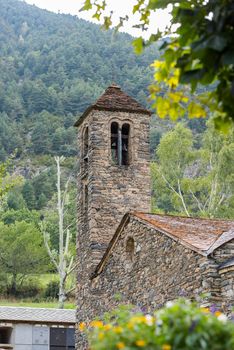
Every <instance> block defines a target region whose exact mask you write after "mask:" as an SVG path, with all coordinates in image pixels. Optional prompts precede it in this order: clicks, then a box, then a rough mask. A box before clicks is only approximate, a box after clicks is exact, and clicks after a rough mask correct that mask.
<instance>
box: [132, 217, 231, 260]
mask: <svg viewBox="0 0 234 350" xmlns="http://www.w3.org/2000/svg"><path fill="white" fill-rule="evenodd" d="M134 215H135V216H136V217H137V218H139V219H142V220H144V221H146V222H147V223H150V224H151V225H153V226H154V227H155V228H156V229H158V230H159V231H161V232H164V233H166V234H169V235H171V236H172V237H174V238H176V239H178V241H181V242H183V243H185V244H187V245H188V246H190V247H191V248H192V249H194V248H195V249H196V250H197V251H199V252H203V253H205V255H207V254H210V253H211V252H212V251H214V249H216V248H218V247H219V246H220V245H222V244H224V243H225V242H227V241H229V240H231V239H232V238H234V221H231V220H217V219H216V220H212V219H202V218H191V217H182V216H171V215H156V214H145V213H134Z"/></svg>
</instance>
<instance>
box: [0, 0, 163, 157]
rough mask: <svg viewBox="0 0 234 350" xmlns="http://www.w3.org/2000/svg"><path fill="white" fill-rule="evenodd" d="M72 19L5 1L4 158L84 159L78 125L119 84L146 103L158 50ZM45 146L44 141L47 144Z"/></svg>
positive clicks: (0, 94)
mask: <svg viewBox="0 0 234 350" xmlns="http://www.w3.org/2000/svg"><path fill="white" fill-rule="evenodd" d="M131 39H132V38H131V36H129V35H127V34H118V35H113V32H111V31H108V32H106V31H101V30H100V27H99V26H97V25H95V24H92V23H89V22H87V21H84V20H80V19H77V18H76V17H74V16H70V15H58V14H53V13H51V12H48V11H45V10H41V9H39V8H37V7H35V6H30V5H28V4H26V3H24V2H23V1H17V0H0V72H1V74H0V119H1V126H0V139H1V141H0V159H1V160H4V159H5V158H6V157H7V156H8V155H9V154H11V153H12V152H14V151H15V149H17V156H23V155H24V154H27V156H28V155H29V154H36V155H40V154H64V155H66V156H71V155H74V154H75V153H76V149H75V144H74V139H75V138H74V136H75V130H74V129H73V127H72V125H73V123H74V120H75V119H77V117H78V116H79V114H80V113H81V112H82V111H83V110H84V109H85V108H86V107H87V106H88V105H89V104H90V103H91V102H93V101H94V100H95V99H96V98H97V97H98V95H100V94H101V93H102V92H103V90H104V89H105V87H106V86H107V85H108V84H110V83H111V82H112V81H113V80H114V81H115V82H117V83H118V84H120V85H121V86H123V87H124V89H125V90H126V91H127V92H128V93H130V94H131V95H133V96H135V97H136V98H137V99H138V100H139V101H140V102H141V103H143V104H146V97H147V86H148V84H149V82H150V68H149V64H150V63H151V62H152V61H153V59H154V58H155V56H156V55H157V50H156V49H155V48H150V49H148V50H147V51H146V52H145V54H144V55H141V56H136V55H135V54H134V53H133V50H132V46H131ZM42 141H43V142H42Z"/></svg>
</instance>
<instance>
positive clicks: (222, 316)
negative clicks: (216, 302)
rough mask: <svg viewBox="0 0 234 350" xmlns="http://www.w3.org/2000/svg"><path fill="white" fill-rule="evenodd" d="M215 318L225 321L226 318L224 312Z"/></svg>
mask: <svg viewBox="0 0 234 350" xmlns="http://www.w3.org/2000/svg"><path fill="white" fill-rule="evenodd" d="M217 318H218V320H219V321H221V322H227V320H228V318H227V316H226V315H224V314H221V315H219V316H218V317H217Z"/></svg>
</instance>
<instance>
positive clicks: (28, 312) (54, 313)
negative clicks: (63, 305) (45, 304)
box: [0, 306, 76, 325]
mask: <svg viewBox="0 0 234 350" xmlns="http://www.w3.org/2000/svg"><path fill="white" fill-rule="evenodd" d="M0 322H14V323H23V322H27V323H42V324H61V325H65V324H67V325H74V324H75V322H76V311H75V310H65V309H43V308H33V307H12V306H0Z"/></svg>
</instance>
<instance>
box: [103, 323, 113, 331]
mask: <svg viewBox="0 0 234 350" xmlns="http://www.w3.org/2000/svg"><path fill="white" fill-rule="evenodd" d="M111 328H112V325H111V324H105V325H104V326H103V329H104V330H105V331H109V330H110V329H111Z"/></svg>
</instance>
